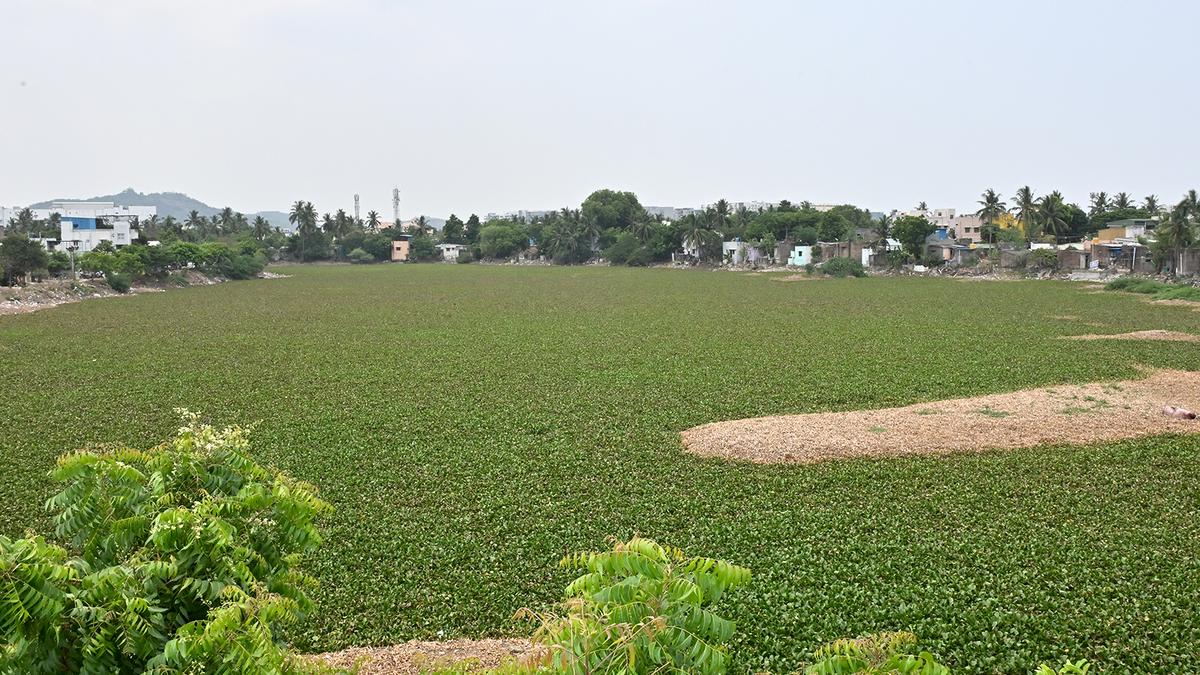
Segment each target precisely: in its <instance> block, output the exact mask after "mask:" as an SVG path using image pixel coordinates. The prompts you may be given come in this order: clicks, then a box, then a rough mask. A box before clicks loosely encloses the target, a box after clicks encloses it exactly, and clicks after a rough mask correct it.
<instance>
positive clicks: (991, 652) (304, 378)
mask: <svg viewBox="0 0 1200 675" xmlns="http://www.w3.org/2000/svg"><path fill="white" fill-rule="evenodd" d="M284 271H285V272H286V273H287V274H289V275H291V277H290V278H288V279H284V280H280V281H278V282H272V283H270V284H222V285H218V286H197V287H192V288H188V289H184V290H181V291H177V292H173V293H158V294H144V295H140V296H137V297H135V298H131V299H129V300H127V301H124V302H116V303H111V304H110V303H106V302H96V303H77V304H73V305H64V306H62V307H58V308H56V309H54V310H51V311H45V312H37V313H35V314H30V315H26V316H20V317H0V345H3V348H2V349H0V372H4V373H5V375H6V377H7V378H8V381H10V382H18V383H20V386H18V387H10V390H9V391H8V393H7V395H6V396H4V397H3V398H0V475H3V476H4V477H5V480H3V481H0V534H4V535H5V536H9V537H20V536H22V535H23V533H24V532H25V531H26V530H27V529H29V528H33V529H35V530H38V531H41V532H47V531H48V528H49V527H50V526H51V524H50V523H49V522H48V521H47V519H46V516H45V515H44V513H43V512H42V510H41V508H40V507H39V505H40V504H41V503H43V502H44V500H45V499H47V498H49V497H50V496H52V495H53V494H54V493H56V492H58V491H59V490H60V489H61V486H56V485H55V484H54V483H53V482H52V481H50V480H49V479H47V477H46V476H45V471H46V467H48V466H51V465H52V463H53V461H54V458H55V457H56V456H57V455H58V453H59V452H60V451H61V449H62V448H64V447H80V446H83V445H86V444H87V443H90V442H96V441H99V440H121V441H123V442H124V443H126V444H129V445H131V446H133V447H147V446H149V445H152V444H154V443H156V442H158V441H159V440H160V439H162V438H164V437H165V436H166V435H168V434H169V433H170V432H171V431H172V430H174V429H175V428H176V427H177V426H178V420H177V419H176V418H175V416H174V415H172V414H171V413H170V407H171V406H176V405H178V406H185V407H188V408H191V409H193V410H205V411H207V413H208V414H209V415H211V416H213V417H214V418H217V419H222V420H229V421H230V422H237V423H242V424H246V423H250V422H253V421H255V420H263V422H262V423H261V424H260V425H259V426H257V427H256V428H255V431H254V436H253V440H254V445H253V448H254V458H255V460H256V461H257V462H259V463H260V464H262V465H263V466H275V467H278V468H279V469H280V470H282V471H285V472H287V473H288V474H290V475H292V476H295V477H296V478H298V479H301V480H306V481H310V482H316V483H319V484H320V486H321V496H322V497H323V498H324V499H326V500H328V501H329V502H331V503H332V504H333V505H334V506H335V507H336V510H335V511H334V512H333V513H332V514H330V515H329V517H328V518H327V520H325V521H324V522H322V533H323V534H324V535H325V542H324V544H322V546H321V547H320V548H319V549H318V550H316V551H314V552H311V553H309V554H307V555H306V556H305V558H304V562H303V564H304V570H305V571H306V572H308V573H310V574H313V575H314V576H316V577H317V578H319V579H320V581H321V584H320V586H319V587H317V588H314V589H311V590H310V591H309V595H310V597H311V599H312V600H313V601H314V602H316V603H317V606H318V607H319V608H320V611H318V612H314V613H312V614H311V615H309V617H308V618H307V619H305V620H304V621H303V622H301V623H298V624H292V625H287V626H283V627H282V628H281V631H282V634H283V636H284V638H285V639H286V640H287V641H288V642H290V643H292V644H293V645H294V646H295V647H296V649H298V650H300V651H303V652H316V651H326V650H331V649H337V648H341V647H345V646H348V645H363V644H390V643H399V642H402V641H405V640H408V639H412V638H422V639H436V638H437V637H438V633H439V631H442V632H443V634H442V636H441V637H446V638H453V637H463V636H466V637H479V636H483V635H502V634H509V635H513V634H526V633H527V631H528V628H529V627H528V626H527V625H525V624H522V623H514V622H512V621H510V617H512V616H513V614H514V613H515V612H516V611H517V610H518V609H520V608H521V607H534V608H536V607H543V606H547V605H549V604H551V603H554V602H556V601H558V600H560V599H561V597H562V589H563V588H564V587H565V586H566V585H567V584H568V583H569V582H570V581H571V579H572V578H574V576H577V575H574V574H571V573H570V572H569V571H568V570H562V569H554V568H553V566H552V565H547V561H555V560H558V559H559V558H560V557H561V556H562V555H563V552H565V551H577V550H588V549H591V548H593V547H596V545H597V544H596V542H602V541H604V540H605V538H606V537H608V536H616V537H618V538H620V539H622V540H628V539H629V538H631V537H633V536H634V534H641V535H643V536H646V537H650V538H652V539H655V540H657V541H661V542H672V543H675V544H676V545H678V546H680V547H682V548H684V550H688V551H694V552H699V553H703V554H704V555H709V556H712V557H714V558H718V559H722V560H729V561H731V562H736V563H737V564H740V565H744V566H746V567H748V568H750V569H752V570H753V571H754V580H753V582H752V583H750V584H747V585H744V586H742V587H739V588H738V589H737V590H736V591H734V592H731V593H728V594H726V595H725V596H723V597H722V598H721V601H720V605H719V609H718V610H717V611H718V613H719V614H720V616H721V617H722V618H725V619H728V620H730V621H733V622H736V624H737V626H738V629H737V631H736V632H735V633H734V634H733V635H732V637H731V638H730V639H729V641H728V642H727V643H726V646H727V647H728V650H729V655H730V670H731V672H735V673H747V672H756V671H764V670H766V671H771V672H776V673H783V672H790V671H791V670H793V669H795V668H797V667H798V666H799V665H800V664H803V663H810V662H812V661H813V659H814V655H813V649H814V647H815V646H816V645H820V644H822V643H825V642H828V641H829V640H833V639H836V638H839V637H843V636H854V635H864V634H868V633H874V632H878V631H884V630H906V631H911V632H913V633H915V634H916V635H919V636H920V638H921V650H927V651H929V652H931V653H933V654H935V655H936V656H937V658H938V661H939V662H941V663H943V664H945V665H946V666H948V667H950V668H952V669H954V670H955V671H956V672H1004V673H1011V672H1030V671H1031V670H1033V669H1034V668H1035V667H1037V665H1038V664H1039V663H1043V662H1047V663H1061V660H1062V658H1063V656H1064V654H1070V655H1071V657H1072V658H1074V659H1080V658H1082V659H1087V660H1088V661H1090V662H1093V663H1096V664H1098V666H1097V667H1101V666H1102V667H1103V669H1104V670H1105V671H1106V672H1130V671H1138V672H1145V671H1151V672H1155V671H1158V672H1163V671H1165V672H1171V671H1174V672H1188V671H1196V670H1200V655H1197V654H1196V653H1195V651H1194V650H1189V649H1187V648H1186V646H1188V645H1193V644H1197V643H1198V642H1200V635H1198V634H1197V632H1196V631H1197V624H1196V621H1195V612H1194V606H1193V604H1192V603H1191V602H1190V600H1189V599H1190V598H1192V597H1195V594H1196V592H1197V575H1196V570H1195V564H1194V561H1195V560H1197V559H1200V529H1198V528H1200V522H1198V521H1197V520H1196V519H1195V517H1194V514H1195V489H1194V484H1195V481H1194V477H1195V476H1197V475H1200V451H1198V450H1200V448H1198V446H1197V439H1196V437H1194V436H1176V437H1162V438H1155V439H1150V440H1144V441H1130V442H1123V443H1114V444H1105V445H1098V446H1093V447H1086V448H1074V447H1066V448H1063V447H1054V448H1034V449H1028V450H1019V451H1011V452H997V453H982V454H971V455H963V456H952V457H944V458H930V457H926V458H920V457H914V458H904V459H895V460H887V461H843V462H831V463H825V464H818V465H812V466H760V465H751V464H742V463H728V462H722V461H716V460H706V459H698V458H695V457H692V456H690V455H687V454H685V453H683V452H681V450H680V447H679V441H678V435H677V434H678V432H679V431H680V430H682V429H687V428H689V427H692V426H695V425H697V424H702V423H706V422H712V421H717V420H725V419H737V418H742V417H750V416H756V415H764V414H773V413H796V412H815V411H829V410H847V409H854V408H878V407H887V406H895V405H903V404H908V403H918V402H921V401H929V400H934V399H941V398H947V397H958V396H972V395H978V394H985V393H990V392H1002V391H1012V390H1016V389H1022V388H1027V387H1033V386H1040V385H1050V384H1058V383H1069V382H1089V381H1096V380H1118V379H1122V378H1133V377H1137V376H1138V371H1137V370H1136V369H1135V367H1136V364H1145V365H1148V366H1152V367H1171V368H1184V369H1192V370H1196V369H1200V352H1198V351H1197V350H1196V349H1195V347H1194V345H1189V344H1187V343H1150V342H1117V341H1095V342H1076V341H1068V340H1058V339H1055V338H1056V337H1058V336H1060V335H1065V334H1070V333H1075V332H1080V330H1081V329H1079V328H1078V326H1072V325H1070V324H1069V322H1063V321H1057V320H1053V319H1050V318H1048V317H1050V316H1053V315H1062V314H1074V315H1079V316H1084V317H1087V320H1088V321H1091V322H1099V323H1102V324H1103V325H1102V326H1101V327H1097V328H1088V329H1087V332H1114V333H1119V332H1126V331H1131V330H1143V329H1148V328H1162V329H1168V330H1179V331H1190V332H1195V331H1196V314H1195V312H1193V311H1191V309H1190V308H1186V307H1171V306H1161V305H1153V304H1150V303H1146V302H1142V301H1141V300H1140V299H1139V298H1137V297H1133V296H1129V295H1125V294H1119V293H1102V294H1085V293H1081V292H1080V291H1079V289H1078V287H1077V285H1073V284H1067V283H1062V282H1057V281H1029V282H1012V283H1005V284H963V283H960V282H955V281H950V280H941V279H926V278H899V279H897V278H890V279H882V278H880V279H876V278H870V277H869V278H866V279H852V280H851V279H847V280H839V279H830V280H827V281H822V282H819V283H777V282H773V281H771V280H770V278H769V277H768V276H760V277H748V276H745V275H732V274H710V273H689V272H682V271H675V270H658V269H626V268H620V267H613V268H608V267H577V268H571V269H560V268H541V267H503V268H501V267H488V266H480V265H423V266H422V265H414V266H398V265H365V266H354V267H351V266H348V265H347V266H300V265H297V266H293V267H290V268H287V269H285V270H284ZM980 307H987V309H988V311H986V312H981V311H979V308H980ZM997 317H1020V319H1021V320H1020V321H1009V320H998V319H997ZM80 326H87V327H88V329H87V330H81V329H80ZM698 326H707V327H710V328H712V330H698V329H697V327H698ZM830 326H837V327H838V328H837V330H831V329H830ZM931 335H936V338H937V339H930V336H931ZM61 355H79V356H78V357H69V358H68V357H65V356H61ZM964 363H969V364H970V367H969V368H964V367H963V364H964ZM147 401H154V402H156V403H158V404H159V405H160V406H161V408H160V409H147V408H146V402H147ZM980 419H981V420H985V419H986V418H984V417H980ZM1096 669H1097V668H1093V670H1096Z"/></svg>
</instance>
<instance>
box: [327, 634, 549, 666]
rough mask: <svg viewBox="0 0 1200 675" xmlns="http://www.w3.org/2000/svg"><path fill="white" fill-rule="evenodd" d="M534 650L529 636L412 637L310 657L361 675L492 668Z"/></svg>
mask: <svg viewBox="0 0 1200 675" xmlns="http://www.w3.org/2000/svg"><path fill="white" fill-rule="evenodd" d="M532 652H533V645H532V644H530V642H529V641H528V640H500V639H492V640H447V641H444V642H423V641H420V640H413V641H411V642H405V643H404V644H399V645H392V646H390V647H351V648H349V649H343V650H342V651H340V652H329V653H327V654H318V655H316V656H314V657H312V658H314V659H317V660H320V661H324V662H325V663H327V664H329V665H330V666H333V667H335V668H346V669H351V668H354V667H356V666H357V667H358V671H357V672H358V673H359V674H360V675H416V674H417V673H422V672H427V671H430V670H433V669H434V668H437V667H444V666H449V665H451V664H456V663H461V662H463V661H467V662H469V664H470V668H471V669H472V670H476V669H478V670H484V669H488V668H495V667H497V666H499V665H500V664H502V663H504V662H505V661H509V660H513V659H521V658H522V657H525V656H527V655H529V654H531V653H532Z"/></svg>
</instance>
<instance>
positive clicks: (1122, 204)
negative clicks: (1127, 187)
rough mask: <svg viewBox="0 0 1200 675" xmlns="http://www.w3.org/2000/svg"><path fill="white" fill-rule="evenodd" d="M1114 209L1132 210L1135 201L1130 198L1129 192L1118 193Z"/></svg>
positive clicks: (1114, 198)
mask: <svg viewBox="0 0 1200 675" xmlns="http://www.w3.org/2000/svg"><path fill="white" fill-rule="evenodd" d="M1113 208H1114V209H1132V208H1133V199H1132V198H1130V196H1129V193H1128V192H1118V193H1117V194H1116V195H1115V196H1114V197H1113Z"/></svg>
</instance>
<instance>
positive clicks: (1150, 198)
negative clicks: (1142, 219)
mask: <svg viewBox="0 0 1200 675" xmlns="http://www.w3.org/2000/svg"><path fill="white" fill-rule="evenodd" d="M1142 209H1143V210H1144V211H1145V212H1146V213H1147V214H1149V215H1150V216H1156V215H1158V212H1159V211H1160V210H1161V209H1162V207H1161V206H1159V204H1158V197H1157V196H1156V195H1146V200H1145V201H1143V202H1142Z"/></svg>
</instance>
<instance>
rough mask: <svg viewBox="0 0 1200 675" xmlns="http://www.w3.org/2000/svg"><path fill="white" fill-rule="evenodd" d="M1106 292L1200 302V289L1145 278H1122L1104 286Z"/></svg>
mask: <svg viewBox="0 0 1200 675" xmlns="http://www.w3.org/2000/svg"><path fill="white" fill-rule="evenodd" d="M1104 288H1105V290H1109V291H1124V292H1126V293H1142V294H1145V295H1150V296H1153V299H1154V300H1192V301H1196V302H1200V288H1197V287H1195V286H1188V285H1184V284H1168V283H1165V282H1162V281H1157V280H1155V279H1146V278H1143V277H1120V278H1118V279H1113V280H1112V281H1110V282H1108V283H1107V284H1105V285H1104Z"/></svg>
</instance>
